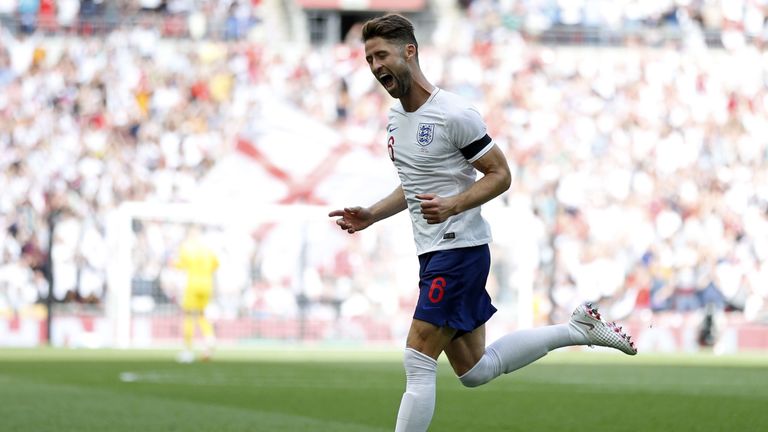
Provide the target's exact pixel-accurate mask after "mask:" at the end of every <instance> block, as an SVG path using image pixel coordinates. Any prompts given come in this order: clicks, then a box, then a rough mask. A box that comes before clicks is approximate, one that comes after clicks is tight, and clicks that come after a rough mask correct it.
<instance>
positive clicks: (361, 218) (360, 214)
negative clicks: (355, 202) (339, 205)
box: [328, 207, 374, 234]
mask: <svg viewBox="0 0 768 432" xmlns="http://www.w3.org/2000/svg"><path fill="white" fill-rule="evenodd" d="M328 216H329V217H338V219H336V225H338V226H339V228H341V229H343V230H345V231H346V232H348V233H350V234H354V233H355V232H357V231H362V230H364V229H366V228H368V227H369V226H371V224H373V222H374V221H373V215H372V214H371V211H370V210H368V209H367V208H363V207H345V208H344V210H334V211H332V212H330V213H328Z"/></svg>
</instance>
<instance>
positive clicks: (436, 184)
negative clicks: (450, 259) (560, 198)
mask: <svg viewBox="0 0 768 432" xmlns="http://www.w3.org/2000/svg"><path fill="white" fill-rule="evenodd" d="M388 120H389V121H388V124H387V150H388V151H389V158H390V159H392V162H394V164H395V167H396V168H397V172H398V175H399V176H400V181H401V183H402V186H403V191H404V192H405V199H406V201H407V203H408V211H409V212H410V216H411V222H412V223H413V236H414V240H415V242H416V251H417V253H418V254H419V255H421V254H423V253H426V252H432V251H436V250H443V249H455V248H460V247H469V246H478V245H482V244H486V243H489V242H490V241H491V229H490V226H489V225H488V223H487V222H486V221H485V219H483V217H482V215H481V214H480V207H475V208H473V209H469V210H467V211H464V212H462V213H459V214H457V215H454V216H451V217H450V218H448V219H447V220H446V221H445V222H443V223H440V224H434V225H430V224H428V223H427V221H426V220H425V219H424V217H423V215H422V214H421V207H420V206H421V201H420V200H418V199H416V195H417V194H422V193H434V194H436V195H439V196H442V197H446V196H452V195H457V194H459V193H461V192H463V191H465V190H467V189H469V187H470V186H472V184H474V183H475V180H476V177H477V173H476V170H475V168H474V167H473V166H472V165H471V163H472V162H474V161H476V160H477V159H479V158H480V157H482V156H483V155H484V154H486V153H487V152H488V151H489V150H491V148H492V147H493V145H494V144H493V141H492V140H491V138H490V137H489V136H488V135H487V133H486V129H487V128H486V126H485V123H484V122H483V120H482V118H481V117H480V113H479V112H478V111H477V110H476V109H475V108H473V107H472V106H471V105H470V104H469V103H468V102H467V101H465V100H464V99H463V98H461V97H460V96H458V95H455V94H453V93H450V92H447V91H445V90H442V89H439V88H435V90H434V91H433V92H432V94H431V95H430V97H429V99H427V101H426V102H425V103H424V104H423V105H422V106H421V107H419V109H417V110H416V111H414V112H411V113H409V112H406V111H405V109H403V106H402V104H401V103H400V101H397V102H396V103H395V105H394V106H393V107H392V108H391V109H390V110H389V115H388Z"/></svg>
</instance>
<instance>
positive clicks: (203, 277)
mask: <svg viewBox="0 0 768 432" xmlns="http://www.w3.org/2000/svg"><path fill="white" fill-rule="evenodd" d="M174 265H175V266H176V267H177V268H179V269H183V270H185V271H186V273H187V282H186V287H185V289H184V297H183V299H182V303H181V308H182V310H183V311H184V323H183V334H184V347H185V350H184V351H183V352H181V353H180V354H179V357H178V360H179V361H180V362H184V363H188V362H191V361H193V360H194V354H193V351H192V340H193V338H194V334H195V322H197V324H198V326H200V332H201V333H202V335H203V338H204V340H205V349H204V351H203V354H202V358H203V360H209V359H210V357H211V355H212V353H213V348H214V342H215V336H214V332H213V326H212V325H211V323H210V321H208V318H206V317H205V308H206V307H207V306H208V303H209V302H210V300H211V294H212V293H213V275H214V273H215V272H216V269H217V268H218V267H219V259H218V258H217V257H216V254H215V253H214V251H213V250H212V249H211V248H210V247H209V246H207V245H206V244H205V243H204V242H203V241H202V239H201V233H200V229H199V228H198V227H192V228H190V229H189V232H188V234H187V238H186V239H185V240H184V242H183V243H182V245H181V247H180V249H179V256H178V258H177V259H176V261H175V262H174Z"/></svg>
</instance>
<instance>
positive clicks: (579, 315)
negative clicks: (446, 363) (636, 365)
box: [445, 303, 637, 387]
mask: <svg viewBox="0 0 768 432" xmlns="http://www.w3.org/2000/svg"><path fill="white" fill-rule="evenodd" d="M478 330H480V329H478ZM484 339H485V331H484V329H482V331H477V330H476V331H473V332H470V333H467V334H465V335H463V336H461V337H459V338H457V339H456V340H455V341H453V342H451V344H449V345H448V346H447V347H446V349H445V353H446V355H447V356H448V359H449V360H450V361H451V365H453V367H454V371H455V372H456V374H457V375H458V376H459V379H460V380H461V382H462V383H463V384H464V385H465V386H467V387H477V386H479V385H482V384H485V383H487V382H488V381H490V380H492V379H494V378H496V377H497V376H499V375H501V374H507V373H510V372H513V371H515V370H517V369H520V368H521V367H523V366H526V365H528V364H530V363H533V362H534V361H536V360H538V359H540V358H542V357H544V356H545V355H547V353H548V352H550V351H552V350H554V349H557V348H562V347H566V346H574V345H599V346H607V347H611V348H615V349H618V350H621V351H623V352H625V353H627V354H630V355H634V354H636V353H637V350H635V348H634V344H633V343H632V342H631V340H630V337H629V336H627V335H625V334H624V333H623V332H622V331H621V327H618V326H616V325H615V324H614V323H606V322H604V321H602V319H601V318H600V314H599V313H598V311H597V309H596V308H594V307H592V305H591V304H588V303H585V304H582V305H579V307H578V308H576V310H575V311H574V312H573V314H572V315H571V319H570V320H569V321H568V323H566V324H556V325H550V326H544V327H538V328H532V329H525V330H518V331H515V332H512V333H510V334H508V335H506V336H503V337H501V338H500V339H498V340H497V341H495V342H493V343H492V344H491V345H489V346H488V347H487V348H486V349H485V350H484V352H483V353H482V356H480V358H479V360H476V362H475V363H474V365H473V366H471V367H469V368H468V365H470V364H473V363H472V362H473V361H475V359H477V358H478V352H479V349H478V346H479V345H480V344H481V342H484Z"/></svg>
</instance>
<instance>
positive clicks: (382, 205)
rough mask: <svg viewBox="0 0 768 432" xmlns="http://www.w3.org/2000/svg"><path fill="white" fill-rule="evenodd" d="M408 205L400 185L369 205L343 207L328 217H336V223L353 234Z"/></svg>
mask: <svg viewBox="0 0 768 432" xmlns="http://www.w3.org/2000/svg"><path fill="white" fill-rule="evenodd" d="M407 207H408V205H407V203H406V201H405V193H404V192H403V188H402V186H398V187H397V188H396V189H395V190H394V191H392V193H391V194H389V195H387V196H386V197H384V198H383V199H381V200H380V201H379V202H377V203H376V204H374V205H372V206H370V207H367V208H366V207H359V206H358V207H345V208H344V209H343V210H334V211H332V212H330V213H328V216H329V217H338V219H336V225H338V226H339V228H341V229H343V230H345V231H347V232H348V233H350V234H354V233H355V232H357V231H362V230H364V229H366V228H368V227H369V226H371V225H373V224H374V223H376V222H378V221H380V220H382V219H386V218H388V217H390V216H392V215H395V214H397V213H400V212H401V211H403V210H405V209H406V208H407Z"/></svg>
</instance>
